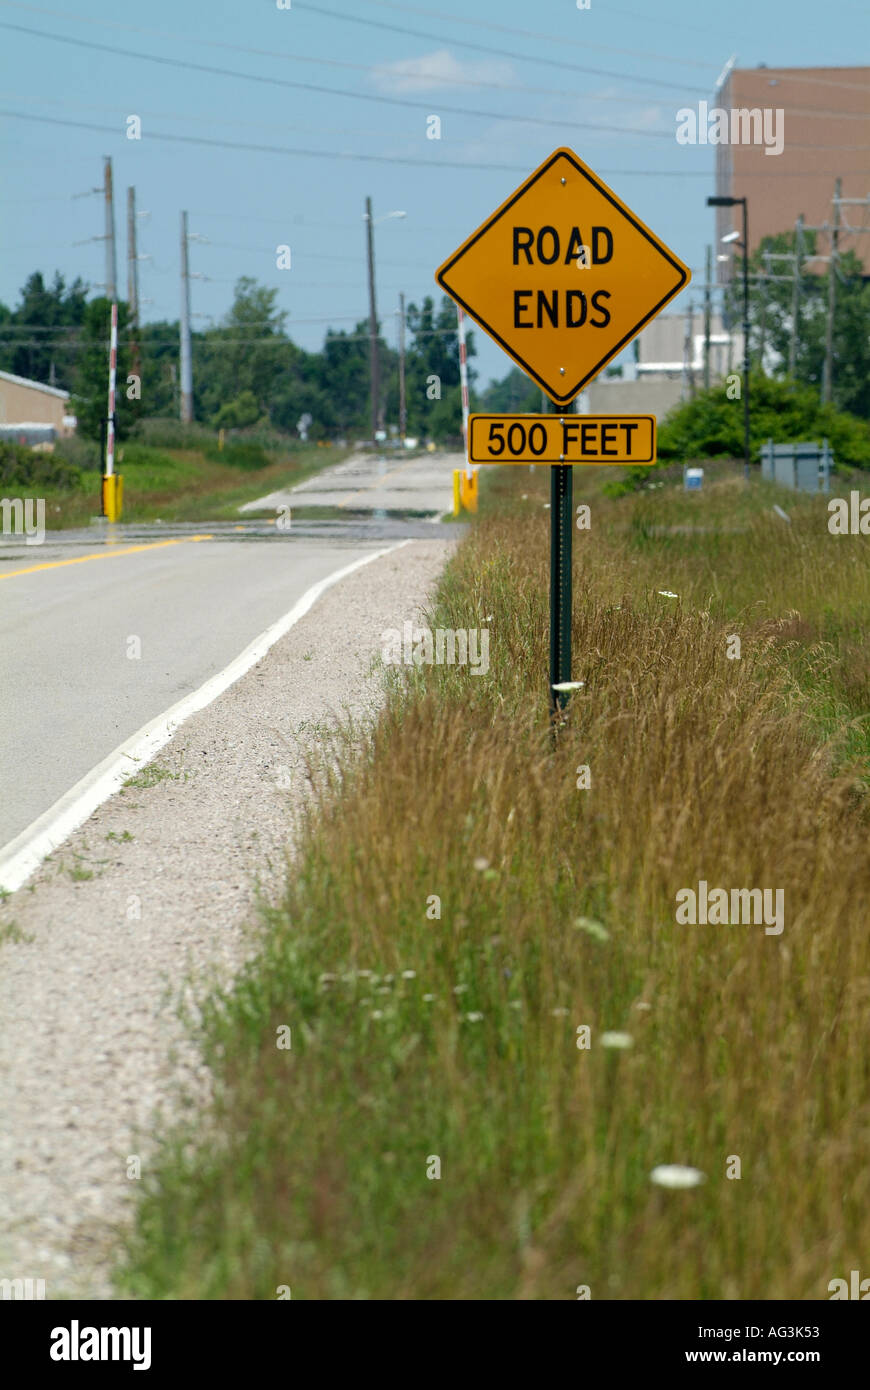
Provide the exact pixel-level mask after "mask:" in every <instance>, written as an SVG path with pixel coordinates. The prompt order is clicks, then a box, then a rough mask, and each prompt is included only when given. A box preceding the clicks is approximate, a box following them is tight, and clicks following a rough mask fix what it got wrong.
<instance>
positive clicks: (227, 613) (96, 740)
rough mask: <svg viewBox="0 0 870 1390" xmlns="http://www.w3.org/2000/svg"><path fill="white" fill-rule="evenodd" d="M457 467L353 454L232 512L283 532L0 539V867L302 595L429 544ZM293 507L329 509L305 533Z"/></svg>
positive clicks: (96, 533) (134, 532)
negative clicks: (389, 552)
mask: <svg viewBox="0 0 870 1390" xmlns="http://www.w3.org/2000/svg"><path fill="white" fill-rule="evenodd" d="M459 463H461V459H458V460H457V456H455V455H449V454H425V455H423V456H421V457H418V458H415V459H404V458H399V459H395V460H394V459H389V460H387V459H384V458H378V457H377V456H356V457H353V458H351V459H348V460H346V461H345V462H344V463H342V464H339V465H337V466H336V467H333V468H330V469H327V470H325V471H324V472H323V473H321V474H319V475H317V476H316V477H314V478H311V479H309V480H308V481H307V482H306V483H304V484H302V486H301V488H299V489H295V490H294V491H293V492H290V493H275V494H272V495H271V496H270V497H268V498H262V499H260V500H259V501H258V502H256V503H253V504H251V506H250V507H249V508H248V509H247V510H251V511H253V510H259V511H266V512H273V513H277V509H278V508H279V507H280V506H281V505H283V504H284V503H287V502H289V504H290V506H291V508H292V516H291V518H290V523H289V528H287V529H285V528H284V527H283V526H282V524H281V523H282V522H284V523H286V518H282V517H280V516H278V515H275V514H273V515H271V516H268V517H263V518H262V519H255V518H254V517H249V518H244V519H243V518H241V517H240V519H239V523H238V524H236V523H230V522H221V523H212V524H203V525H200V526H193V525H185V524H163V523H160V522H154V523H150V524H141V523H140V524H133V525H128V524H125V523H121V524H118V525H114V526H109V525H108V523H105V522H103V523H101V524H97V525H91V526H90V527H83V528H81V529H80V530H77V531H55V532H49V533H48V534H47V535H46V537H45V539H44V542H43V543H42V544H40V545H25V543H24V539H23V537H15V536H0V856H2V852H3V849H4V847H8V846H9V842H10V841H11V840H13V839H14V838H15V837H16V836H18V835H20V834H21V832H22V831H24V830H25V829H27V827H29V826H30V825H31V824H32V822H33V821H35V820H36V819H37V817H39V816H42V815H43V814H44V813H45V812H47V811H49V810H50V809H51V808H52V807H53V806H54V805H55V802H57V801H58V800H59V799H60V798H61V797H62V796H65V794H66V793H68V792H69V791H70V789H71V788H72V787H73V786H74V785H75V784H76V783H77V782H78V781H79V779H80V778H82V777H84V776H86V775H88V774H90V773H91V772H92V771H93V769H95V768H96V767H97V765H98V764H99V763H100V762H102V760H103V759H104V758H107V757H108V755H109V754H111V753H112V752H113V751H114V750H115V749H116V748H118V746H119V745H120V744H121V743H122V742H125V741H126V740H127V739H129V738H130V737H131V735H133V734H135V733H137V732H138V731H139V730H140V729H141V728H142V727H143V726H144V725H146V724H148V723H149V722H150V721H151V720H154V719H156V718H157V717H158V716H160V715H162V714H164V713H165V712H166V711H167V710H169V709H170V707H171V706H172V705H174V704H175V703H176V702H177V701H179V700H181V699H182V698H184V697H185V696H187V695H189V694H191V693H192V692H194V691H196V690H198V689H199V688H200V686H202V685H203V684H204V683H205V682H206V681H207V680H209V678H210V677H212V676H215V675H217V674H218V673H219V672H220V671H222V670H223V669H224V668H225V667H226V666H228V665H229V664H230V662H232V661H234V660H235V658H236V657H238V656H239V654H240V653H241V652H242V651H243V650H244V649H245V648H246V647H247V646H248V645H249V644H250V643H251V642H253V641H254V640H255V639H256V638H258V637H259V636H260V635H261V634H262V633H263V632H264V631H265V630H266V629H267V628H268V627H270V626H271V624H273V623H275V622H277V621H278V620H279V619H281V618H283V617H284V615H285V614H287V613H288V612H289V611H290V609H291V608H293V606H294V604H295V603H296V602H297V601H298V600H299V599H300V598H301V597H302V595H303V594H304V593H305V592H306V590H308V589H309V588H310V587H311V586H312V585H313V584H316V583H318V581H320V580H323V579H326V578H327V577H328V576H329V575H330V574H333V573H335V572H336V571H338V570H340V569H343V568H344V567H345V566H347V565H350V564H352V563H353V562H354V561H356V560H358V559H361V558H362V557H363V556H365V555H367V554H372V553H373V552H374V551H376V550H379V549H383V548H384V547H385V546H387V545H390V544H395V543H396V542H398V541H401V540H404V539H415V538H426V539H431V538H432V537H433V536H434V534H435V531H436V527H435V526H434V525H433V522H435V521H437V520H438V518H439V517H440V516H442V515H443V514H444V513H445V512H447V511H450V510H451V509H452V489H453V480H452V469H453V468H454V467H457V466H459ZM300 494H302V495H301V496H300ZM303 502H304V505H305V506H326V507H329V508H331V509H332V513H331V515H330V516H328V517H326V518H322V517H321V518H319V519H315V520H310V521H306V520H305V515H304V510H300V506H301V504H302V503H303ZM450 529H451V532H452V534H454V535H456V534H457V533H458V531H459V530H460V529H461V528H459V527H457V528H456V530H454V529H453V528H452V527H451V528H450ZM137 643H138V645H137ZM137 650H138V651H139V652H140V655H138V656H136V655H135V654H134V653H135V652H136V651H137Z"/></svg>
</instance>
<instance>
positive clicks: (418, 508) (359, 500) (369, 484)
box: [239, 453, 464, 517]
mask: <svg viewBox="0 0 870 1390" xmlns="http://www.w3.org/2000/svg"><path fill="white" fill-rule="evenodd" d="M463 463H464V458H463V456H462V455H461V454H445V453H434V454H421V455H420V456H419V457H417V458H410V459H409V458H405V457H403V456H402V455H398V456H397V457H392V458H379V457H377V455H374V454H354V455H353V457H352V458H349V459H345V461H344V463H339V464H336V465H335V466H334V467H332V468H327V469H325V470H324V471H323V472H322V473H318V474H316V476H315V477H313V478H308V479H307V480H306V481H305V482H304V483H299V484H298V485H297V486H296V487H294V488H288V489H285V490H283V491H280V492H270V493H269V494H268V495H267V496H266V497H260V498H258V499H257V500H256V501H254V502H246V503H245V505H244V506H243V507H240V508H239V510H240V512H260V511H273V510H277V509H278V508H279V507H282V506H289V507H290V508H291V509H292V508H293V507H300V508H302V507H340V508H342V509H344V510H346V511H349V512H354V511H370V510H373V509H377V510H379V511H390V512H413V513H415V514H417V515H429V516H432V517H440V516H443V515H444V513H445V512H450V511H452V510H453V470H454V468H461V467H462V465H463Z"/></svg>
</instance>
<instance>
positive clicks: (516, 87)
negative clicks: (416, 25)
mask: <svg viewBox="0 0 870 1390" xmlns="http://www.w3.org/2000/svg"><path fill="white" fill-rule="evenodd" d="M0 4H2V5H10V4H11V5H12V6H13V8H15V9H19V8H27V10H28V13H35V14H45V15H49V16H51V17H53V18H58V19H64V20H70V21H72V22H73V23H76V24H92V25H99V26H101V27H105V28H110V29H120V30H122V31H123V32H126V33H132V34H144V35H147V36H149V37H152V38H159V39H174V40H175V41H176V42H179V43H195V44H196V45H197V47H199V48H202V47H206V48H225V49H226V48H228V49H229V50H230V51H231V52H233V53H248V54H251V55H252V56H253V57H258V58H270V59H276V58H277V59H279V60H280V61H283V62H289V63H306V64H308V63H314V64H316V65H317V66H319V67H331V68H345V69H348V70H351V71H355V72H365V73H371V71H372V64H371V63H351V62H348V61H347V60H345V59H338V58H316V57H314V56H313V55H305V54H299V53H280V52H277V51H276V50H275V49H268V48H249V47H246V46H244V45H241V44H233V43H223V42H221V41H220V40H219V39H206V38H203V37H202V36H201V35H196V36H193V35H187V34H177V33H172V32H171V31H167V30H165V29H146V28H144V27H143V26H142V25H136V24H119V23H117V22H116V21H110V20H95V19H89V18H86V17H85V16H83V15H71V14H65V13H61V12H60V11H58V10H49V9H44V8H42V7H33V8H32V9H31V8H30V7H25V6H19V5H17V4H15V3H14V0H0ZM27 32H32V33H37V34H44V31H43V30H31V31H27ZM517 32H522V31H517ZM46 37H51V36H50V35H46ZM580 46H581V47H586V46H587V45H580ZM131 56H134V57H135V56H147V55H137V54H135V53H133V54H131ZM675 61H679V60H675ZM699 66H700V65H699ZM705 66H706V65H705ZM578 70H579V69H578ZM421 76H423V77H424V78H425V76H426V74H421ZM258 80H259V79H258ZM434 80H436V81H437V82H438V83H439V84H441V85H444V86H456V87H482V88H488V89H491V90H493V91H504V92H528V93H532V94H536V95H539V96H565V97H571V98H576V97H577V96H578V95H583V94H582V93H578V92H576V91H573V90H572V91H567V90H565V89H564V88H553V87H529V86H526V85H524V84H520V83H516V82H487V81H484V80H483V79H481V78H470V77H456V76H454V75H452V74H447V73H445V74H441V73H438V74H435V75H434ZM626 80H629V81H630V80H631V78H630V77H628V78H627V79H626ZM698 90H700V89H698ZM595 100H596V101H618V102H620V103H622V104H623V105H624V104H625V103H626V102H631V103H633V104H643V105H645V104H646V103H647V102H648V101H649V97H648V96H647V95H646V94H645V95H643V96H637V97H630V96H626V95H622V94H616V93H613V92H609V93H598V94H596V96H595Z"/></svg>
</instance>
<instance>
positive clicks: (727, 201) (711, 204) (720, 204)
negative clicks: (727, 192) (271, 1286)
mask: <svg viewBox="0 0 870 1390" xmlns="http://www.w3.org/2000/svg"><path fill="white" fill-rule="evenodd" d="M745 202H746V199H745V198H708V199H707V207H708V208H733V207H734V206H735V205H736V204H737V203H745Z"/></svg>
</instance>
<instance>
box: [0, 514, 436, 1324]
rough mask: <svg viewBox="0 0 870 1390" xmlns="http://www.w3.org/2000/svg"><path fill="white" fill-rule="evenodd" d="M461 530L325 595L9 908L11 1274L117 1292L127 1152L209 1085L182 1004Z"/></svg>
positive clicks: (2, 918)
mask: <svg viewBox="0 0 870 1390" xmlns="http://www.w3.org/2000/svg"><path fill="white" fill-rule="evenodd" d="M454 545H455V542H454V541H451V540H442V539H434V540H431V541H428V540H427V541H414V542H411V543H410V544H408V545H406V546H404V547H402V548H401V549H398V550H396V551H394V552H392V553H391V554H389V555H386V556H383V557H382V558H380V559H379V560H376V561H374V562H372V563H371V564H369V565H366V566H364V567H363V568H362V569H360V570H358V571H356V572H355V573H354V574H351V575H349V576H347V577H346V578H345V579H343V580H341V581H340V582H339V583H338V584H336V585H335V586H334V587H333V588H331V589H330V590H328V591H327V592H326V593H325V594H324V595H323V596H322V597H321V598H320V599H319V600H318V601H317V603H316V604H315V605H314V607H313V608H312V609H311V611H310V612H309V613H308V614H306V615H305V616H304V617H303V618H302V619H301V620H300V622H299V623H297V625H296V626H295V627H293V628H292V629H291V630H290V632H289V633H287V635H286V636H284V637H282V638H281V639H280V641H278V642H277V643H276V644H275V646H273V647H272V648H271V650H270V651H269V652H268V653H267V654H266V656H265V657H264V658H263V659H262V660H261V661H260V662H259V663H258V664H257V665H256V666H255V667H253V668H252V669H251V670H250V671H249V672H248V673H247V674H246V675H245V676H243V677H242V678H241V679H240V680H239V681H238V682H237V683H236V684H235V685H233V686H232V687H230V689H228V690H227V691H225V692H224V694H223V695H221V696H220V697H219V698H218V699H217V700H216V701H215V702H214V703H213V704H212V705H210V706H209V707H208V708H207V709H205V710H203V711H201V712H200V713H199V714H196V715H194V716H192V717H191V718H190V719H189V720H188V721H187V722H186V723H185V724H183V725H182V727H181V728H180V729H179V730H178V732H177V733H176V735H175V736H174V738H173V739H172V741H171V743H170V744H169V745H168V746H167V747H166V748H165V749H164V750H163V752H162V753H161V754H160V755H159V756H158V758H157V759H156V761H155V762H154V763H152V764H150V765H149V766H148V767H146V768H144V769H143V770H142V772H141V773H140V775H139V777H138V778H137V779H136V781H137V783H138V785H135V784H134V785H129V786H128V787H127V788H126V789H125V790H124V791H123V792H121V793H119V794H118V795H116V796H113V797H112V798H111V799H110V800H109V801H107V802H106V803H105V804H104V805H103V806H101V807H100V808H99V809H98V810H97V811H96V812H95V813H94V814H93V815H92V816H91V818H90V819H89V820H88V821H87V822H86V823H85V824H84V825H83V826H82V827H81V828H80V829H79V830H78V831H76V832H75V834H74V835H72V836H71V837H70V839H69V840H68V841H67V842H66V843H65V844H64V845H63V846H62V847H61V848H60V849H58V850H57V851H56V853H55V854H54V855H53V856H52V857H51V858H50V859H49V860H47V861H46V862H45V864H44V865H43V866H42V867H41V869H40V870H39V871H38V873H37V874H35V875H34V877H33V879H32V880H31V881H30V883H29V884H28V885H26V886H25V887H24V888H22V889H20V890H19V891H18V892H17V893H15V894H13V895H12V896H11V897H10V898H8V899H7V900H6V901H5V902H3V903H2V904H0V1278H10V1279H11V1278H33V1279H44V1280H45V1284H46V1297H47V1298H49V1299H54V1298H64V1297H74V1298H100V1299H105V1298H111V1297H112V1290H111V1284H110V1272H111V1268H112V1265H113V1261H114V1257H115V1252H116V1249H117V1230H118V1227H119V1225H120V1224H122V1223H123V1222H124V1220H125V1219H126V1214H127V1211H128V1208H129V1204H130V1201H131V1197H133V1196H135V1177H134V1176H128V1173H129V1174H132V1173H133V1172H134V1171H135V1165H134V1164H133V1163H132V1160H133V1158H138V1160H139V1163H140V1165H141V1169H142V1171H144V1170H145V1167H146V1165H147V1162H148V1157H149V1148H150V1146H151V1144H152V1142H153V1136H154V1134H155V1131H156V1125H157V1123H158V1120H159V1117H160V1116H161V1115H162V1116H163V1117H164V1118H166V1117H169V1116H172V1115H174V1114H177V1113H178V1110H179V1106H180V1105H182V1104H184V1103H185V1102H184V1100H183V1099H182V1097H183V1096H185V1095H186V1096H187V1097H188V1098H189V1103H196V1102H200V1103H201V1101H202V1100H203V1099H204V1098H205V1097H207V1095H208V1082H209V1078H208V1074H207V1072H206V1070H205V1068H204V1066H203V1065H202V1062H201V1060H200V1058H199V1057H198V1055H197V1051H196V1048H195V1046H194V1045H193V1044H192V1043H191V1042H190V1040H189V1036H188V1032H187V1030H186V1028H185V1026H184V1025H183V1023H182V1021H181V1019H180V1017H179V1005H184V1006H186V1007H188V1008H192V1009H194V1011H195V1002H196V998H197V996H198V994H201V992H202V990H203V989H204V988H207V987H208V984H209V982H211V981H214V982H221V983H223V982H226V981H228V980H230V979H232V976H233V974H234V973H235V972H236V971H237V970H238V968H239V966H240V965H241V964H242V962H243V961H244V960H245V959H246V957H247V956H248V955H249V954H250V952H251V951H252V950H253V942H254V933H253V931H252V927H253V924H254V923H255V921H256V916H257V899H258V895H259V896H260V897H262V898H263V899H264V900H265V901H270V900H273V899H274V898H275V897H276V896H277V894H278V893H279V892H280V888H281V884H282V883H283V881H284V878H285V875H286V872H287V851H288V848H289V847H290V846H289V841H290V835H291V826H292V818H293V810H294V807H295V806H298V804H299V803H300V800H301V799H302V798H303V797H304V795H305V791H306V785H307V784H306V780H305V757H306V754H308V753H310V752H312V751H313V750H315V749H316V745H317V741H318V737H319V734H320V733H322V731H323V730H324V728H325V727H327V726H328V725H329V723H330V722H331V720H332V719H333V718H334V717H335V716H336V715H341V714H342V713H345V712H347V713H351V714H353V715H355V716H357V717H360V716H364V715H366V714H370V713H372V712H374V711H375V710H376V708H377V706H378V704H379V701H380V677H379V675H378V674H377V671H376V669H375V663H376V660H377V658H378V656H379V653H380V649H381V643H380V634H381V632H382V631H383V630H384V629H385V628H395V627H401V624H402V623H403V622H404V621H406V620H408V619H412V618H414V617H415V616H417V615H418V613H419V611H420V609H421V607H422V606H423V605H424V604H425V603H426V601H427V599H428V597H429V596H430V595H431V593H432V591H433V589H434V585H435V583H436V582H437V579H438V576H439V574H440V572H441V569H442V568H443V565H444V563H445V561H446V559H447V557H448V555H449V554H450V552H451V550H452V549H453V547H454ZM336 561H337V566H338V564H339V563H340V556H338V555H337V557H336ZM254 635H255V634H253V633H252V634H251V636H252V637H253V636H254Z"/></svg>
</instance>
